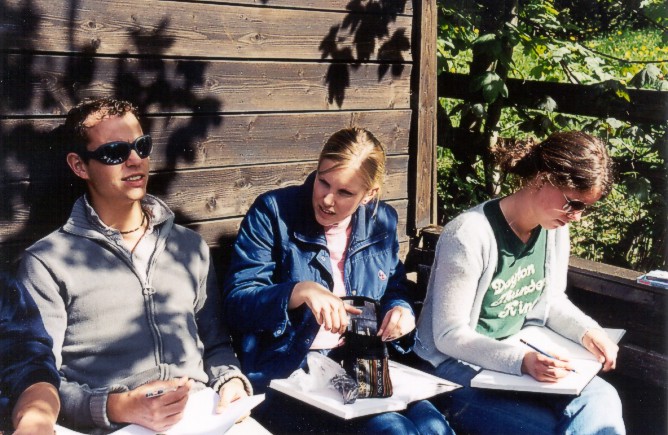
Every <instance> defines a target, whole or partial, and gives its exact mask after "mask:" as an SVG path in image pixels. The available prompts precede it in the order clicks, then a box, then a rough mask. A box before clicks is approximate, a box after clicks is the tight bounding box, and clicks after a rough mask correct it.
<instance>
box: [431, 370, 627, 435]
mask: <svg viewBox="0 0 668 435" xmlns="http://www.w3.org/2000/svg"><path fill="white" fill-rule="evenodd" d="M426 366H429V367H426ZM421 368H422V369H423V370H425V371H429V372H431V373H433V374H435V375H436V376H440V377H442V378H444V379H448V380H450V381H452V382H456V383H458V384H461V385H462V386H463V387H462V388H461V389H459V390H456V391H454V392H452V393H450V394H446V395H441V396H437V397H436V398H434V399H432V402H434V404H435V405H436V407H437V408H438V409H440V410H442V411H443V413H444V414H445V415H446V417H447V419H448V421H450V423H451V424H452V426H453V427H454V428H455V430H457V432H460V433H466V434H490V433H493V434H518V433H526V434H555V433H556V434H578V435H584V434H625V433H626V429H625V427H624V420H623V419H622V404H621V402H620V400H619V395H618V394H617V390H615V388H614V387H613V386H612V385H610V384H608V383H607V382H606V381H604V380H603V379H601V378H599V377H595V378H594V379H593V380H592V381H591V382H590V383H589V385H587V387H585V389H584V390H583V391H582V393H581V394H580V395H579V396H562V395H556V394H535V393H518V392H510V391H499V390H484V389H477V388H471V387H470V385H471V378H473V377H474V376H475V375H476V373H477V371H476V370H474V369H473V368H471V367H469V366H467V365H465V364H462V363H460V362H458V361H456V360H448V361H445V362H444V363H442V364H441V365H439V366H438V367H437V368H435V369H434V368H433V367H431V366H430V365H429V364H425V367H421Z"/></svg>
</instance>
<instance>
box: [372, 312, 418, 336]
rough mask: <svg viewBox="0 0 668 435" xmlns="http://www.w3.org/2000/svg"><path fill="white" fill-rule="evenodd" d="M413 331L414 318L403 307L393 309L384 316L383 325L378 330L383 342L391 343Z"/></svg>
mask: <svg viewBox="0 0 668 435" xmlns="http://www.w3.org/2000/svg"><path fill="white" fill-rule="evenodd" d="M413 329H415V317H414V316H413V313H411V312H410V310H408V309H407V308H404V307H394V308H392V309H391V310H390V311H388V312H387V314H385V318H384V319H383V323H382V324H381V325H380V329H379V330H378V334H377V335H379V336H381V339H382V340H383V341H392V340H396V339H398V338H400V337H403V336H404V335H406V334H408V333H409V332H411V331H412V330H413Z"/></svg>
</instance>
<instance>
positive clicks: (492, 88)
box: [482, 73, 508, 103]
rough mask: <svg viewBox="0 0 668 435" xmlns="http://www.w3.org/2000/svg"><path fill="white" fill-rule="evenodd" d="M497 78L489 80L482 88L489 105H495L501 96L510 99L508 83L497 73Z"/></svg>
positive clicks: (483, 95)
mask: <svg viewBox="0 0 668 435" xmlns="http://www.w3.org/2000/svg"><path fill="white" fill-rule="evenodd" d="M493 74H494V76H495V78H493V79H489V80H487V81H486V83H484V84H483V87H482V97H483V98H484V100H485V101H486V102H487V103H493V102H494V101H496V100H497V99H498V98H499V96H502V97H508V88H507V87H506V83H505V82H504V81H503V80H502V79H501V77H499V76H498V75H497V74H496V73H493Z"/></svg>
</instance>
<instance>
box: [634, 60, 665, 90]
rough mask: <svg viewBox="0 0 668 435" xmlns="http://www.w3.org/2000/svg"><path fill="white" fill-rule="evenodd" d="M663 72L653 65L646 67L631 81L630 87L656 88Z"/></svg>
mask: <svg viewBox="0 0 668 435" xmlns="http://www.w3.org/2000/svg"><path fill="white" fill-rule="evenodd" d="M660 76H661V70H660V69H659V68H657V67H656V66H655V65H653V64H649V65H646V66H645V68H643V69H641V70H640V71H639V72H638V73H637V74H636V75H635V76H633V78H632V79H631V80H630V81H629V85H630V86H633V87H634V88H638V89H643V88H654V87H657V85H658V84H659V83H658V82H659V80H660V79H659V77H660Z"/></svg>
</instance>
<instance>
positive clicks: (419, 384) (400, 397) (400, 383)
mask: <svg viewBox="0 0 668 435" xmlns="http://www.w3.org/2000/svg"><path fill="white" fill-rule="evenodd" d="M389 365H390V378H391V379H392V389H393V394H392V396H391V397H385V398H382V399H376V398H372V399H357V400H356V401H355V403H350V404H344V403H343V399H342V397H341V393H339V392H338V391H336V390H334V389H333V388H327V387H325V388H322V389H317V390H314V391H304V390H302V389H301V388H300V386H299V385H297V384H296V383H295V382H294V381H293V380H291V379H289V378H288V379H274V380H273V381H271V383H270V384H269V387H270V388H272V389H274V390H276V391H280V392H281V393H283V394H287V395H288V396H291V397H294V398H296V399H299V400H301V401H303V402H305V403H308V404H309V405H312V406H315V407H317V408H320V409H322V410H324V411H327V412H329V413H331V414H334V415H336V416H338V417H341V418H343V419H346V420H347V419H350V418H354V417H361V416H364V415H371V414H378V413H380V412H388V411H401V410H403V409H406V407H407V406H408V404H409V403H411V402H415V401H417V400H422V399H427V398H429V397H432V396H435V395H437V394H441V393H446V392H449V391H452V390H455V389H457V388H460V387H461V386H460V385H458V384H455V383H452V382H450V381H446V380H445V379H441V378H439V377H436V376H432V375H430V374H428V373H425V372H423V371H420V370H417V369H414V368H411V367H408V366H405V365H403V364H399V363H397V362H394V361H390V363H389Z"/></svg>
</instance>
